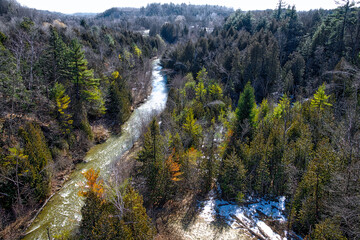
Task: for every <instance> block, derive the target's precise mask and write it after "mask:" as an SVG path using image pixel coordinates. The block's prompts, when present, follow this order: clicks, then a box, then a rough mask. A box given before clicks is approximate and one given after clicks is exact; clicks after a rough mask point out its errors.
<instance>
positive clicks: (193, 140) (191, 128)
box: [183, 109, 202, 148]
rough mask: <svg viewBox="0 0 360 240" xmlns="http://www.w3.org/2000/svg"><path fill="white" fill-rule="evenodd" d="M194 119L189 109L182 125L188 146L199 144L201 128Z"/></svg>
mask: <svg viewBox="0 0 360 240" xmlns="http://www.w3.org/2000/svg"><path fill="white" fill-rule="evenodd" d="M196 121H197V120H196V119H195V118H194V113H193V110H192V109H190V110H189V111H188V113H187V117H186V120H185V123H184V125H183V129H184V131H185V133H186V134H187V136H188V139H189V140H188V142H189V143H188V146H190V147H195V148H196V147H197V146H199V144H200V140H201V133H202V128H201V126H200V125H199V124H197V123H196Z"/></svg>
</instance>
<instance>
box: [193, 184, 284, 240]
mask: <svg viewBox="0 0 360 240" xmlns="http://www.w3.org/2000/svg"><path fill="white" fill-rule="evenodd" d="M217 192H220V188H219V187H218V189H217V190H215V189H212V190H211V191H210V192H209V196H208V200H206V201H200V202H199V207H200V209H201V210H200V214H199V216H200V217H201V218H202V219H203V220H204V221H206V222H208V223H212V222H215V221H216V219H218V218H222V219H224V220H225V222H226V223H227V224H228V225H229V226H230V227H231V228H233V229H238V228H245V229H247V230H248V231H249V232H252V235H254V234H255V235H256V237H259V238H261V237H262V238H263V239H272V240H283V239H286V231H283V232H280V231H279V230H277V232H276V231H274V230H273V229H272V228H271V227H270V226H269V225H268V224H266V223H265V222H264V221H263V220H264V219H269V220H274V221H277V222H278V223H280V224H283V225H284V224H285V222H286V221H287V219H286V216H285V200H286V198H285V197H278V198H277V200H275V201H270V200H265V199H251V198H249V199H248V202H249V203H250V204H243V205H237V204H235V203H232V202H228V201H224V200H221V199H217Z"/></svg>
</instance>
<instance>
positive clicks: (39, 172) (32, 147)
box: [20, 123, 52, 200]
mask: <svg viewBox="0 0 360 240" xmlns="http://www.w3.org/2000/svg"><path fill="white" fill-rule="evenodd" d="M20 135H21V137H22V138H23V140H24V145H25V148H24V153H25V154H26V155H28V160H29V164H30V172H31V176H30V184H31V187H32V188H34V189H35V196H36V198H37V199H38V200H43V199H45V197H46V196H47V195H48V193H49V191H50V177H51V173H50V171H49V170H48V169H47V168H48V165H49V164H50V163H51V162H52V156H51V153H50V150H49V148H48V145H47V143H46V141H45V137H44V134H43V132H42V130H41V128H40V127H39V125H37V124H34V123H28V124H27V125H26V126H25V128H21V129H20Z"/></svg>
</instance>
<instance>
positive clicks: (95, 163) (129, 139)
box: [24, 59, 168, 240]
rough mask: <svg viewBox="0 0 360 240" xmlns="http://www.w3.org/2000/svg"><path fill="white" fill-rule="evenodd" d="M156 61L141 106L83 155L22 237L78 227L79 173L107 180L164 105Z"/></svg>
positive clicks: (43, 236) (80, 202) (163, 81)
mask: <svg viewBox="0 0 360 240" xmlns="http://www.w3.org/2000/svg"><path fill="white" fill-rule="evenodd" d="M160 71H161V66H160V65H159V60H158V59H157V60H155V61H154V62H153V70H152V92H151V94H150V96H149V98H148V99H147V100H146V102H145V103H143V104H142V105H141V106H140V107H138V108H137V109H135V110H134V112H133V113H132V115H131V116H130V118H129V120H128V121H127V122H126V123H125V124H124V125H123V126H122V134H121V136H112V137H110V138H109V139H108V140H107V141H106V142H105V143H103V144H99V145H96V146H94V147H93V148H91V149H90V151H89V152H88V153H87V154H86V157H85V162H86V163H82V164H79V165H77V167H76V170H75V171H74V172H73V173H72V174H71V176H70V180H69V181H67V182H66V183H65V184H64V186H63V187H62V188H61V190H60V191H59V192H58V193H56V195H54V197H53V198H52V199H51V200H50V201H49V202H48V203H47V205H46V206H45V207H44V209H43V210H42V211H41V213H40V214H39V215H38V216H37V218H36V219H35V221H34V222H33V223H32V225H31V226H30V227H29V228H28V230H27V235H26V236H25V238H24V239H41V240H43V239H44V240H46V239H48V237H47V229H49V231H50V234H51V235H52V236H54V235H56V234H61V233H62V232H69V231H71V230H73V229H75V228H76V227H77V226H79V223H80V221H81V208H82V206H83V204H84V201H83V198H82V197H80V196H78V191H79V183H80V182H82V181H84V177H83V175H82V174H81V173H82V172H84V171H86V170H88V169H90V168H93V169H96V170H100V172H101V176H102V178H104V179H107V178H108V176H109V175H110V169H111V165H112V164H114V163H116V161H118V160H119V159H120V158H121V156H122V155H123V154H124V153H125V152H126V151H127V150H129V149H130V148H131V147H132V146H133V144H134V142H136V141H137V140H138V139H139V137H140V135H141V129H142V128H143V125H144V124H148V123H149V122H150V120H151V117H152V116H153V115H154V114H159V113H160V112H162V111H163V110H164V108H165V105H166V101H167V96H168V89H167V87H166V77H165V76H163V75H162V74H161V72H160Z"/></svg>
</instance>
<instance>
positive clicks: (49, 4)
mask: <svg viewBox="0 0 360 240" xmlns="http://www.w3.org/2000/svg"><path fill="white" fill-rule="evenodd" d="M18 2H19V3H20V4H21V5H23V6H27V7H30V8H36V9H40V10H49V11H56V12H62V13H78V12H83V13H100V12H103V11H105V10H107V9H109V8H112V7H142V6H146V5H147V4H148V3H152V2H158V3H170V2H173V3H175V4H177V3H187V4H189V3H191V4H209V5H221V6H227V7H232V8H234V9H238V8H240V9H241V10H264V9H275V7H276V5H277V3H278V0H212V1H210V0H191V1H189V0H187V1H186V0H172V1H169V0H153V1H151V0H127V1H125V0H18ZM285 2H286V3H287V4H290V5H295V6H296V9H297V10H309V9H318V8H323V9H333V8H336V4H335V1H334V0H285Z"/></svg>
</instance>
